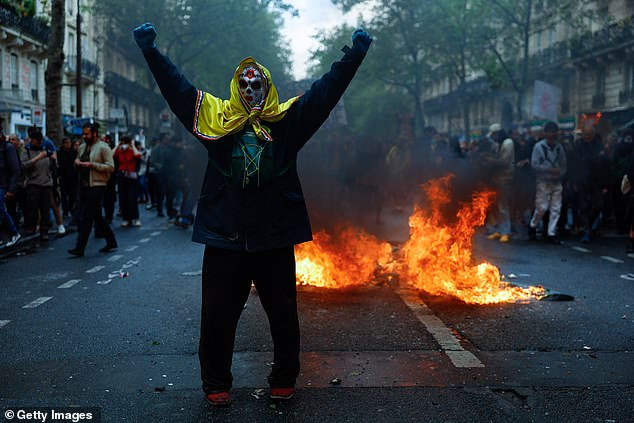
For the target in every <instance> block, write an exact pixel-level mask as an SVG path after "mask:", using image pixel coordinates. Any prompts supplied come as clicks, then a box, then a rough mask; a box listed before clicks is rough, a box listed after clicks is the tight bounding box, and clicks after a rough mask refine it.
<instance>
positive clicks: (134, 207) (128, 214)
mask: <svg viewBox="0 0 634 423" xmlns="http://www.w3.org/2000/svg"><path fill="white" fill-rule="evenodd" d="M118 183H119V206H120V207H121V218H122V219H123V220H135V219H138V218H139V202H138V201H139V200H138V185H139V183H138V181H137V180H136V179H131V178H126V177H125V176H122V175H119V176H118Z"/></svg>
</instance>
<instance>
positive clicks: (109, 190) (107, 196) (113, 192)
mask: <svg viewBox="0 0 634 423" xmlns="http://www.w3.org/2000/svg"><path fill="white" fill-rule="evenodd" d="M84 142H85V139H84ZM103 142H104V143H106V144H107V145H108V147H109V148H110V151H112V149H114V147H115V145H114V140H113V139H112V137H111V136H110V135H108V134H106V135H104V136H103ZM116 171H117V167H116V164H115V168H114V172H113V175H114V174H115V173H116ZM116 202H117V178H115V177H112V175H111V177H110V178H109V179H108V182H107V183H106V190H105V192H104V196H103V213H104V219H105V221H106V223H108V224H111V223H112V220H113V218H114V210H115V203H116ZM95 236H97V237H98V238H102V237H103V234H102V233H101V229H100V228H99V227H95Z"/></svg>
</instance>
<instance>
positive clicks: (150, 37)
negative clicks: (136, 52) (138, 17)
mask: <svg viewBox="0 0 634 423" xmlns="http://www.w3.org/2000/svg"><path fill="white" fill-rule="evenodd" d="M132 33H133V34H134V41H136V43H137V45H138V46H139V47H140V48H141V50H147V49H149V48H152V47H156V44H154V40H155V39H156V30H155V29H154V25H152V24H151V23H149V22H146V23H144V24H143V25H139V26H137V27H136V28H134V31H132Z"/></svg>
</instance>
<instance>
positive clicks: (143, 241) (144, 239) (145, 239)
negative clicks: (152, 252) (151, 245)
mask: <svg viewBox="0 0 634 423" xmlns="http://www.w3.org/2000/svg"><path fill="white" fill-rule="evenodd" d="M149 241H150V238H143V239H140V240H139V242H142V243H144V244H145V243H146V242H149Z"/></svg>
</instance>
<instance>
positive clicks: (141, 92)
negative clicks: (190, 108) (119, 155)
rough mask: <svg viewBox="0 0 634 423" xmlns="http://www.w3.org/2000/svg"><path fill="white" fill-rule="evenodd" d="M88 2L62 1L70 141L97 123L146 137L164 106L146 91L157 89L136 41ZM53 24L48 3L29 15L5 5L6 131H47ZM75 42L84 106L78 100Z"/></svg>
mask: <svg viewBox="0 0 634 423" xmlns="http://www.w3.org/2000/svg"><path fill="white" fill-rule="evenodd" d="M91 1H94V0H66V2H65V13H66V16H65V21H66V28H65V34H64V68H63V80H62V120H63V127H64V130H65V132H66V135H67V136H78V135H79V134H81V125H82V124H83V123H84V122H87V121H96V122H99V123H100V124H101V126H102V128H103V129H102V132H104V133H106V132H110V133H111V134H112V135H113V137H114V138H116V137H117V136H118V134H121V133H128V134H131V135H133V136H136V138H137V139H140V140H143V139H144V135H145V134H147V133H148V131H151V130H152V128H154V127H157V126H159V119H160V114H161V111H162V109H163V108H164V107H165V104H164V102H163V101H162V99H161V98H160V97H159V96H158V94H156V93H155V92H154V91H153V90H152V89H150V88H149V87H150V86H152V85H150V84H149V78H148V77H147V66H146V65H145V63H144V62H143V58H142V56H141V55H140V54H139V53H138V51H137V50H136V49H135V48H134V46H133V45H132V44H131V43H132V40H131V37H128V39H124V41H122V38H121V37H117V36H116V33H115V32H113V31H111V30H110V29H109V28H108V27H107V26H108V25H107V23H106V21H105V20H104V19H103V18H101V17H99V16H96V15H94V14H92V13H89V11H90V10H91V8H90V2H91ZM9 3H10V2H9ZM17 3H19V2H16V4H17ZM78 12H79V15H80V17H81V23H80V31H78V28H77V15H78ZM49 21H50V1H49V2H45V1H39V0H38V1H36V2H35V8H34V10H31V11H24V10H18V8H17V6H11V5H8V4H5V3H4V2H3V3H2V4H0V118H1V119H2V121H3V125H4V130H5V132H6V133H12V132H15V133H18V134H20V136H21V137H23V138H24V137H26V133H27V128H28V127H30V126H33V125H36V126H39V127H42V128H45V123H46V105H45V89H46V88H45V82H44V73H45V70H46V62H47V60H46V52H47V43H48V39H49V34H50V28H49V26H48V22H49ZM78 37H80V43H79V46H80V47H79V48H80V49H81V51H80V56H81V58H80V59H81V60H80V63H81V64H80V66H81V68H80V69H81V81H80V83H79V86H80V91H81V101H80V103H81V104H78V101H77V89H78V81H77V66H78V64H77V48H78V43H77V41H78ZM126 43H127V45H126ZM135 53H136V54H135ZM56 141H57V142H59V141H58V140H56Z"/></svg>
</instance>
